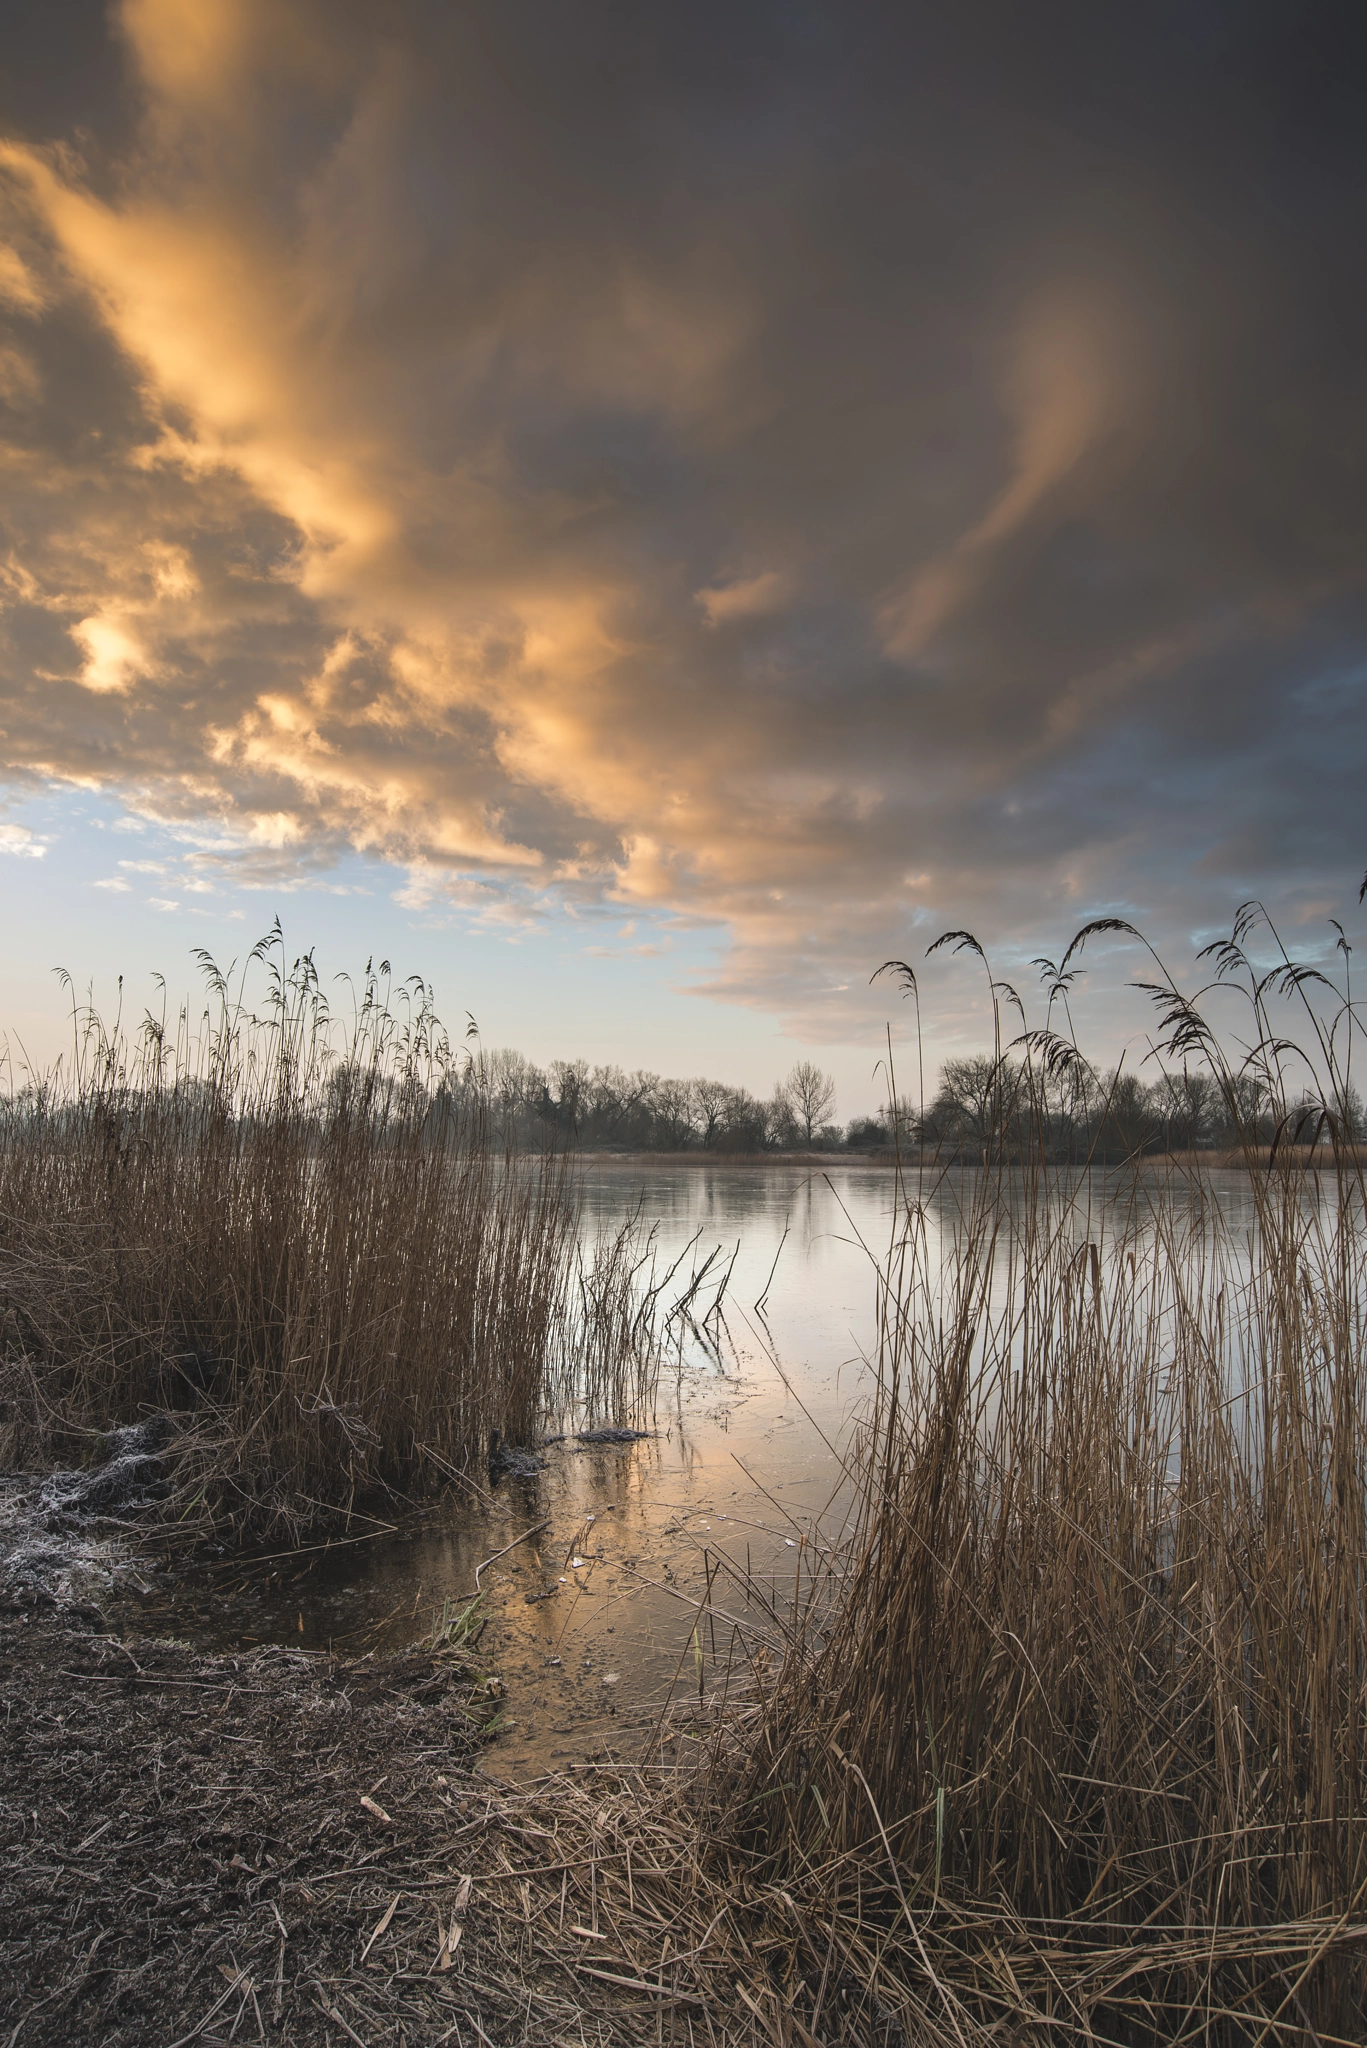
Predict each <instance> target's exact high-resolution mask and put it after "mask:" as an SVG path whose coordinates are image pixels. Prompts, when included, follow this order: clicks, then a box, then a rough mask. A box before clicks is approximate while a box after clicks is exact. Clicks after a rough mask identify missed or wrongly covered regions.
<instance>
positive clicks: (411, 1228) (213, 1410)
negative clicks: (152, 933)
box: [0, 927, 631, 1535]
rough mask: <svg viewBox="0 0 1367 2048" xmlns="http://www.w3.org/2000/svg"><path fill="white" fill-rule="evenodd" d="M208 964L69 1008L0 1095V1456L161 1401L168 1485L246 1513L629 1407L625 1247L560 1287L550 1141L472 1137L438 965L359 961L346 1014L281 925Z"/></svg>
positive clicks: (248, 1525)
mask: <svg viewBox="0 0 1367 2048" xmlns="http://www.w3.org/2000/svg"><path fill="white" fill-rule="evenodd" d="M203 965H204V968H205V973H206V977H207V984H208V1003H207V1005H206V1008H205V1009H204V1011H203V1013H202V1014H201V1015H200V1016H199V1017H198V1018H194V1017H192V1016H191V1014H190V1012H189V1011H188V1010H185V1011H182V1012H181V1013H180V1015H179V1017H178V1018H176V1019H174V1020H173V1022H171V1023H170V1024H169V1025H168V1023H167V1021H166V1019H165V1018H160V1019H158V1018H154V1017H152V1016H150V1015H149V1016H147V1017H145V1018H144V1019H143V1021H142V1024H141V1026H140V1027H138V1028H137V1029H134V1030H129V1029H127V1028H125V1027H124V1026H123V1024H122V1022H121V1021H120V1020H115V1021H114V1022H113V1023H111V1024H106V1023H105V1022H104V1021H103V1020H102V1019H101V1018H100V1017H99V1016H98V1015H97V1014H95V1012H94V1011H93V1010H92V1009H91V1008H89V1007H85V1008H80V1007H73V1031H74V1036H73V1049H72V1054H71V1057H70V1059H69V1060H68V1061H67V1062H65V1063H64V1064H63V1065H62V1066H60V1067H59V1068H58V1069H57V1070H56V1071H54V1072H53V1073H52V1074H50V1075H47V1076H44V1077H42V1078H41V1079H39V1080H36V1081H30V1082H28V1083H27V1084H26V1085H25V1086H23V1087H22V1088H16V1089H15V1090H13V1091H12V1092H11V1095H10V1097H9V1099H8V1100H7V1101H6V1102H5V1103H4V1104H3V1107H0V1313H2V1316H3V1322H2V1324H0V1337H2V1350H3V1363H2V1364H0V1373H3V1382H2V1383H0V1434H2V1436H3V1441H0V1456H3V1457H4V1460H5V1462H6V1463H11V1464H18V1463H29V1464H32V1463H33V1462H35V1461H39V1460H41V1461H45V1462H47V1463H52V1462H54V1461H57V1460H62V1459H66V1460H75V1461H80V1460H81V1459H82V1458H83V1457H88V1456H89V1455H91V1453H92V1450H93V1449H95V1448H96V1445H97V1438H98V1433H99V1432H102V1431H105V1430H108V1429H109V1428H110V1427H111V1426H113V1425H115V1424H122V1423H128V1422H131V1421H135V1420H137V1419H138V1418H139V1417H140V1416H145V1415H147V1414H149V1413H152V1412H156V1411H165V1410H170V1411H173V1412H174V1413H175V1415H176V1419H177V1422H178V1424H179V1428H178V1430H177V1433H176V1437H175V1441H174V1444H173V1446H172V1447H171V1451H170V1452H169V1454H168V1455H170V1456H171V1457H172V1460H173V1463H174V1465H175V1486H174V1512H175V1513H176V1514H179V1515H186V1516H188V1518H189V1519H190V1520H191V1521H192V1522H194V1521H199V1522H202V1523H205V1524H208V1525H212V1526H213V1527H214V1528H215V1530H217V1531H218V1532H219V1533H220V1534H238V1535H240V1534H242V1533H244V1532H245V1531H247V1530H252V1531H258V1532H259V1531H262V1530H264V1529H266V1528H268V1527H269V1526H270V1525H272V1524H275V1523H283V1524H288V1525H291V1526H294V1527H298V1526H299V1524H300V1523H301V1522H303V1521H306V1520H307V1519H308V1518H309V1517H310V1516H312V1515H314V1514H316V1513H318V1512H320V1511H331V1510H335V1509H338V1508H342V1509H350V1508H354V1507H355V1506H356V1504H357V1503H359V1502H362V1501H363V1500H365V1499H366V1498H367V1497H368V1496H369V1495H371V1494H373V1493H375V1492H376V1490H377V1489H382V1488H383V1489H387V1490H388V1491H389V1492H390V1494H391V1495H393V1494H396V1493H403V1492H406V1491H408V1490H412V1489H415V1488H419V1487H421V1486H422V1485H423V1484H424V1483H426V1482H430V1481H432V1480H435V1479H436V1478H438V1477H439V1476H440V1475H443V1474H447V1473H449V1472H450V1471H452V1470H457V1471H458V1470H460V1469H461V1468H462V1467H463V1466H465V1465H466V1464H467V1463H468V1462H469V1461H470V1460H471V1458H472V1457H475V1456H477V1455H478V1454H479V1453H480V1452H481V1451H482V1450H483V1448H484V1447H485V1446H486V1444H487V1442H488V1438H489V1432H490V1431H491V1430H492V1429H495V1428H497V1429H499V1430H501V1431H502V1432H503V1434H504V1435H505V1436H506V1437H508V1438H510V1439H511V1440H513V1441H521V1440H525V1439H526V1438H527V1437H529V1436H530V1435H531V1434H532V1433H533V1431H534V1430H535V1429H536V1428H537V1426H538V1425H539V1423H540V1422H541V1421H542V1419H543V1416H544V1415H545V1413H546V1411H547V1409H548V1408H550V1407H554V1406H555V1405H556V1404H557V1403H559V1402H562V1401H564V1400H567V1399H569V1398H571V1397H577V1398H578V1399H579V1400H580V1401H581V1402H583V1403H585V1404H586V1405H587V1407H588V1409H589V1410H590V1411H591V1412H601V1411H603V1410H604V1409H608V1410H611V1409H614V1408H616V1409H620V1408H621V1407H622V1406H623V1404H624V1403H625V1402H626V1401H628V1399H629V1382H630V1380H631V1370H630V1369H629V1366H628V1362H627V1361H625V1360H624V1358H623V1356H622V1352H621V1347H620V1345H619V1344H618V1343H616V1342H615V1341H614V1340H615V1338H616V1337H618V1336H620V1335H621V1334H622V1333H623V1332H624V1331H625V1332H627V1333H629V1331H630V1326H631V1317H630V1314H629V1313H627V1312H626V1311H625V1310H623V1308H622V1307H621V1305H620V1304H619V1303H618V1302H617V1301H616V1298H615V1294H614V1286H615V1285H616V1284H617V1283H618V1282H620V1280H621V1279H622V1268H621V1267H620V1264H619V1266H614V1267H613V1268H612V1269H611V1270H610V1271H602V1272H600V1274H599V1284H598V1285H597V1288H596V1290H595V1289H594V1288H587V1289H586V1288H585V1287H584V1286H583V1285H582V1284H581V1282H582V1277H583V1266H584V1260H583V1259H582V1258H581V1255H580V1250H579V1243H578V1237H577V1232H576V1215H575V1204H574V1189H573V1184H572V1181H571V1178H570V1173H569V1167H568V1163H567V1161H566V1159H565V1158H564V1157H563V1156H562V1155H558V1154H556V1153H553V1152H552V1153H547V1154H544V1155H542V1156H540V1157H537V1158H532V1159H525V1158H524V1159H521V1160H516V1161H514V1160H509V1159H506V1158H504V1157H503V1156H502V1155H501V1154H500V1153H499V1152H497V1151H496V1150H495V1149H494V1148H493V1147H492V1146H491V1145H490V1143H489V1141H488V1134H487V1131H486V1129H485V1127H484V1125H483V1123H482V1121H481V1119H480V1118H479V1117H478V1115H472V1114H471V1113H470V1111H469V1108H468V1090H463V1089H462V1088H461V1087H460V1086H459V1085H457V1083H458V1081H459V1072H460V1057H459V1054H458V1052H457V1051H453V1048H452V1046H451V1045H450V1043H449V1041H448V1039H447V1037H446V1034H445V1033H444V1031H443V1030H442V1027H441V1025H440V1022H439V1020H438V1018H437V1016H436V1014H435V1011H434V1008H433V1004H432V998H431V992H430V990H428V989H427V988H426V987H425V985H424V984H422V983H421V982H420V981H417V980H415V981H413V982H411V983H408V984H405V985H404V986H403V987H401V988H399V989H398V990H395V989H393V988H392V987H391V985H390V982H389V979H388V969H387V966H386V967H385V968H383V969H381V970H380V971H379V972H371V971H369V970H368V971H367V975H366V977H365V979H364V981H363V982H362V984H361V986H360V987H359V988H358V989H357V990H355V991H354V992H353V997H352V1001H351V1002H350V1004H349V1005H348V1007H347V1009H346V1011H345V1012H344V1013H343V1014H338V1013H336V1012H335V1011H334V1009H333V1007H332V1006H331V1005H330V1004H329V1002H328V1000H327V998H326V995H325V992H324V990H323V989H322V987H321V985H320V983H319V980H318V976H317V973H316V971H315V969H314V965H313V962H312V959H311V957H309V956H305V957H304V958H302V959H299V960H296V961H294V962H293V963H292V964H291V963H290V961H289V960H288V957H287V956H286V954H285V952H284V949H283V942H282V940H281V937H280V934H279V930H278V927H277V929H276V931H275V932H274V933H273V934H272V936H271V938H270V939H268V940H267V941H263V942H262V944H261V945H260V946H259V947H257V948H256V949H255V950H254V952H253V954H252V956H251V958H250V960H249V962H248V965H247V972H246V978H245V979H244V980H240V981H238V982H237V983H236V984H235V985H230V983H229V980H228V978H227V977H226V976H225V975H223V974H222V973H220V972H219V970H218V969H217V967H216V966H215V965H214V963H213V962H212V961H210V960H208V959H207V957H205V958H204V960H203ZM589 1263H590V1265H591V1266H592V1263H593V1261H592V1258H591V1257H590V1260H589ZM599 1265H600V1266H601V1261H600V1262H599ZM595 1316H597V1318H598V1319H599V1322H601V1323H602V1324H603V1325H604V1326H605V1327H604V1328H601V1329H600V1328H599V1327H598V1326H597V1325H596V1324H595V1322H594V1317H595Z"/></svg>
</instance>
